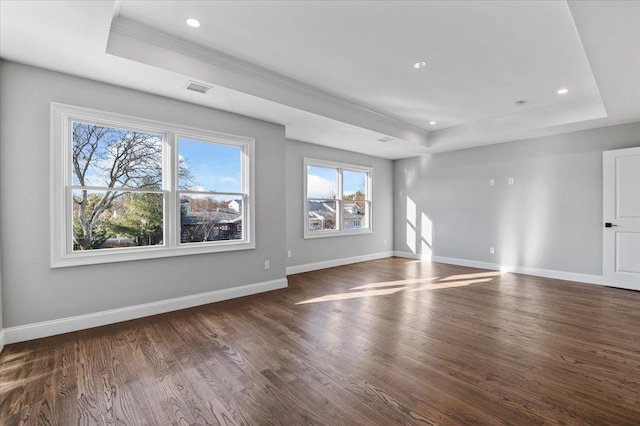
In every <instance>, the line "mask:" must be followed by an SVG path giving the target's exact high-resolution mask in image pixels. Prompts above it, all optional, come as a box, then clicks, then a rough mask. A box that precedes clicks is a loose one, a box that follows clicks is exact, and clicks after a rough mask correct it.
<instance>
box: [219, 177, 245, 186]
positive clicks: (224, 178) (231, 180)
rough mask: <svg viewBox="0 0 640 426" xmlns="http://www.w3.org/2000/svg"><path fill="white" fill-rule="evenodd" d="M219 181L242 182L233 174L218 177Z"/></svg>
mask: <svg viewBox="0 0 640 426" xmlns="http://www.w3.org/2000/svg"><path fill="white" fill-rule="evenodd" d="M218 181H219V182H222V183H232V184H234V185H239V184H240V182H238V179H236V178H233V177H231V176H222V177H221V178H219V179H218Z"/></svg>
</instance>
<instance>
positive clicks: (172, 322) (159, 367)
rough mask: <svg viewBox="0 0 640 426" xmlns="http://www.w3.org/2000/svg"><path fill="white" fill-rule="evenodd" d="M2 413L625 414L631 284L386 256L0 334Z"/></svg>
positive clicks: (360, 419)
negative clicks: (61, 327) (102, 317)
mask: <svg viewBox="0 0 640 426" xmlns="http://www.w3.org/2000/svg"><path fill="white" fill-rule="evenodd" d="M0 391H1V395H0V419H1V420H0V423H2V425H18V424H26V425H31V424H33V425H36V424H38V425H39V424H43V425H63V426H66V425H75V424H81V425H94V424H105V425H134V424H147V425H208V424H213V425H218V424H220V425H240V424H246V425H248V424H253V425H322V424H324V425H392V424H415V425H430V424H464V425H467V424H513V425H529V424H579V425H584V424H602V425H639V424H640V292H633V291H626V290H618V289H612V288H606V287H600V286H594V285H586V284H577V283H571V282H566V281H557V280H551V279H543V278H535V277H529V276H524V275H514V274H503V275H500V274H499V273H497V272H492V271H485V270H479V269H472V268H464V267H457V266H450V265H443V264H437V263H432V264H430V263H423V262H419V261H412V260H407V259H400V258H391V259H384V260H378V261H372V262H365V263H360V264H355V265H349V266H343V267H339V268H332V269H326V270H322V271H315V272H309V273H305V274H298V275H292V276H290V277H289V288H288V289H284V290H278V291H275V292H271V293H267V294H261V295H256V296H251V297H245V298H241V299H236V300H231V301H226V302H221V303H215V304H211V305H206V306H202V307H198V308H193V309H188V310H184V311H179V312H174V313H169V314H164V315H158V316H154V317H150V318H144V319H140V320H135V321H129V322H126V323H121V324H116V325H111V326H106V327H100V328H95V329H92V330H85V331H81V332H76V333H70V334H66V335H63V336H56V337H51V338H47V339H40V340H37V341H31V342H24V343H20V344H15V345H8V346H6V347H5V349H4V351H3V352H2V355H1V356H0Z"/></svg>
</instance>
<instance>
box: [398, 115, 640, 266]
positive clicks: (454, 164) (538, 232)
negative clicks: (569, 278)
mask: <svg viewBox="0 0 640 426" xmlns="http://www.w3.org/2000/svg"><path fill="white" fill-rule="evenodd" d="M634 146H640V123H633V124H625V125H620V126H614V127H606V128H600V129H594V130H586V131H580V132H573V133H567V134H562V135H556V136H548V137H542V138H536V139H529V140H523V141H518V142H511V143H507V144H499V145H491V146H486V147H481V148H474V149H466V150H461V151H454V152H448V153H441V154H434V155H429V156H425V157H419V158H412V159H407V160H401V161H396V162H395V163H394V188H395V191H394V192H395V198H394V213H395V222H394V249H395V250H399V251H404V252H412V251H414V250H413V249H412V246H415V252H417V253H418V254H420V253H422V250H423V247H424V248H425V249H428V245H424V246H423V244H422V241H423V237H424V240H428V239H429V238H428V228H429V222H431V223H432V229H433V238H432V241H431V242H432V251H433V255H434V256H441V257H451V258H458V259H466V260H474V261H482V262H491V263H498V264H503V265H510V266H524V267H530V268H539V269H549V270H557V271H565V272H574V273H583V274H592V275H601V274H602V226H603V224H602V152H603V151H604V150H611V149H619V148H628V147H634ZM509 177H513V178H514V185H512V186H510V185H507V182H508V178H509ZM491 178H493V179H495V181H496V184H495V186H493V187H492V186H489V180H490V179H491ZM411 202H413V203H415V205H416V216H417V220H415V223H413V224H412V223H410V222H413V220H412V218H408V217H407V211H408V210H407V203H409V205H410V204H411ZM409 212H411V208H409ZM423 214H424V215H425V220H424V225H423V220H422V215H423ZM409 216H413V215H412V214H410V215H409ZM423 228H427V229H426V230H423ZM414 232H415V235H414ZM426 243H427V241H425V244H426ZM489 247H495V250H496V253H495V254H493V255H492V254H490V253H489Z"/></svg>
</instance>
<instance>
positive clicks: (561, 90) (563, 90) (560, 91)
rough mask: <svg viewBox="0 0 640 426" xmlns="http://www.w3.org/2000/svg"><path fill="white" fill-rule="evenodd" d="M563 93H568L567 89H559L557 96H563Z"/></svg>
mask: <svg viewBox="0 0 640 426" xmlns="http://www.w3.org/2000/svg"><path fill="white" fill-rule="evenodd" d="M565 93H569V89H564V88H563V89H560V90H558V95H564V94H565Z"/></svg>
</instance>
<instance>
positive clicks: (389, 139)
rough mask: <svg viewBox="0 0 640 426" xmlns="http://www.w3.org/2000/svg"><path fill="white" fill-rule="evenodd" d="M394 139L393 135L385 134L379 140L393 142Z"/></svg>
mask: <svg viewBox="0 0 640 426" xmlns="http://www.w3.org/2000/svg"><path fill="white" fill-rule="evenodd" d="M394 139H395V138H392V137H391V136H385V137H384V138H380V139H378V142H391V141H392V140H394Z"/></svg>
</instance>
